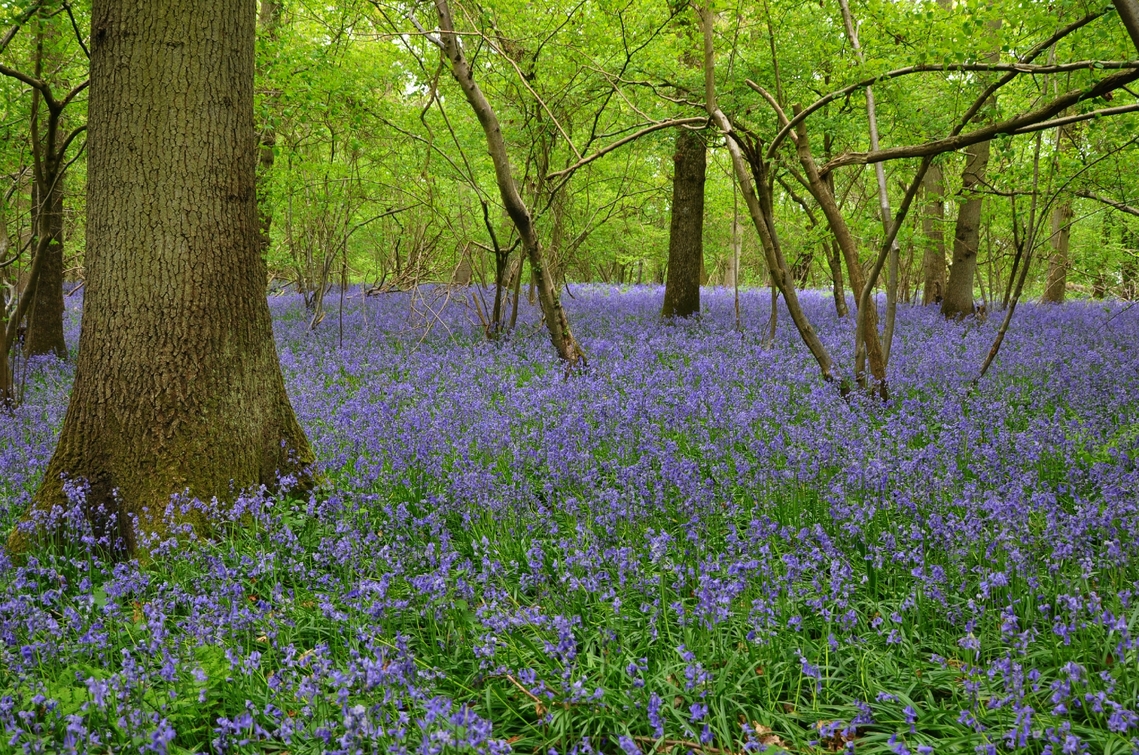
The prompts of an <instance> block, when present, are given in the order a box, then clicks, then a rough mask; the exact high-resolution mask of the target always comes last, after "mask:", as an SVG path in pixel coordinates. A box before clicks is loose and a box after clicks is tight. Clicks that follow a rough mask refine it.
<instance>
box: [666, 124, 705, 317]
mask: <svg viewBox="0 0 1139 755" xmlns="http://www.w3.org/2000/svg"><path fill="white" fill-rule="evenodd" d="M707 151H708V149H707V147H706V146H705V144H704V138H703V137H702V136H700V134H698V133H696V132H694V131H689V130H688V129H681V131H680V133H678V134H677V137H676V153H675V154H674V155H673V158H672V163H673V179H672V221H671V223H670V225H669V234H668V278H667V279H666V282H665V287H664V308H663V310H662V311H661V314H662V315H663V316H664V317H689V316H691V315H695V314H699V312H700V274H701V272H702V270H703V262H704V179H705V175H706V173H707V158H706V153H707Z"/></svg>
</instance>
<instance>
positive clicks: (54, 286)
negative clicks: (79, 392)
mask: <svg viewBox="0 0 1139 755" xmlns="http://www.w3.org/2000/svg"><path fill="white" fill-rule="evenodd" d="M46 173H50V175H51V176H52V178H51V181H50V183H49V186H53V188H52V189H51V190H50V191H49V192H47V197H46V199H45V200H44V201H42V202H41V204H40V211H39V213H37V218H36V220H37V223H38V225H39V231H38V234H39V236H40V237H41V238H43V239H45V240H46V241H47V243H46V245H45V246H44V247H43V255H44V259H43V263H42V266H41V268H40V274H39V285H37V286H36V289H35V293H34V294H32V299H31V303H30V304H29V306H28V329H27V333H26V335H25V336H24V353H25V354H26V355H28V356H38V355H44V354H54V355H55V356H57V357H59V358H60V359H66V358H67V344H66V342H65V341H64V338H63V177H62V176H59V175H58V174H56V172H55V170H54V169H53V170H50V171H47V172H46Z"/></svg>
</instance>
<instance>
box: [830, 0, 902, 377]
mask: <svg viewBox="0 0 1139 755" xmlns="http://www.w3.org/2000/svg"><path fill="white" fill-rule="evenodd" d="M839 5H840V6H841V7H842V21H843V25H844V26H845V27H846V36H847V38H848V39H849V40H850V46H851V47H852V48H854V53H855V55H857V56H858V61H859V62H860V63H865V62H866V60H865V58H864V57H863V55H862V47H861V45H859V43H858V32H857V31H856V30H855V28H854V19H853V17H852V16H851V14H850V4H849V3H848V2H847V0H839ZM866 121H867V124H868V125H869V131H870V149H871V150H872V151H874V152H877V151H878V115H877V112H876V110H875V107H874V90H873V88H871V87H866ZM874 176H875V178H876V179H877V181H878V212H879V214H880V215H881V219H882V229H883V231H884V232H885V234H886V235H887V236H889V235H890V230H891V224H892V223H893V214H892V213H891V212H890V193H889V191H888V187H887V186H886V169H885V166H883V164H882V163H875V164H874ZM889 255H890V256H889V258H888V262H887V265H888V267H887V271H888V272H887V274H886V328H885V331H884V332H883V333H882V361H883V362H885V363H886V364H889V362H890V347H891V346H892V345H893V342H894V321H895V319H896V316H897V311H898V241H897V236H896V235H895V236H894V241H893V242H892V243H891V244H890V252H889Z"/></svg>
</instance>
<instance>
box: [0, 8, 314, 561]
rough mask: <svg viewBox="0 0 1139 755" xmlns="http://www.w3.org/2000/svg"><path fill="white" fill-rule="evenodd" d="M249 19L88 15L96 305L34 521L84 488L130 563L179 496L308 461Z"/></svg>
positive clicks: (218, 490) (127, 12) (220, 13)
mask: <svg viewBox="0 0 1139 755" xmlns="http://www.w3.org/2000/svg"><path fill="white" fill-rule="evenodd" d="M255 17H256V6H255V4H254V3H253V1H252V0H243V1H242V2H232V1H231V0H161V1H159V0H151V1H150V2H146V3H129V2H127V1H126V0H94V3H93V6H92V30H91V95H90V105H89V120H88V123H89V130H90V135H89V141H88V152H89V157H88V187H87V211H88V224H87V255H86V263H87V266H86V267H87V291H86V298H85V301H84V311H83V325H82V330H81V333H80V339H79V358H78V363H77V367H76V375H75V386H74V388H73V391H72V395H71V403H70V404H69V406H68V409H67V415H66V418H65V420H64V423H63V430H62V433H61V435H60V439H59V445H58V446H57V448H56V451H55V454H54V456H53V457H52V459H51V462H50V464H49V465H48V469H47V472H46V473H45V475H44V480H43V484H42V486H41V488H40V490H39V491H38V493H37V495H36V498H35V501H34V506H35V508H37V509H40V510H44V509H50V508H51V507H52V506H53V505H55V504H59V503H62V502H63V501H64V484H63V483H64V480H66V479H72V480H84V481H86V483H87V484H88V486H89V489H88V493H87V498H86V506H87V510H88V516H89V517H93V518H94V514H93V512H95V511H96V507H98V506H100V505H101V506H103V507H105V508H106V510H108V511H111V512H114V513H115V514H116V515H117V522H118V528H119V532H120V533H121V534H122V535H123V536H124V537H125V542H126V545H127V548H128V549H130V550H135V549H136V547H137V546H138V544H139V537H140V535H142V534H146V533H153V532H161V531H162V528H163V523H162V518H161V514H162V512H163V510H164V509H165V508H166V506H167V503H168V501H169V500H170V496H171V494H173V493H181V492H183V491H189V493H191V494H192V495H194V496H198V497H202V498H208V497H211V496H218V497H219V498H221V499H225V498H232V496H233V495H234V493H235V492H237V491H239V490H241V489H242V488H246V487H248V486H253V485H259V484H267V485H272V484H274V483H275V482H276V480H277V475H278V470H281V471H282V472H284V471H293V470H297V469H299V468H301V467H303V465H305V464H307V463H308V462H310V461H311V459H312V456H311V452H310V450H309V446H308V442H307V440H306V439H305V435H304V432H303V431H302V430H301V428H300V426H299V424H298V423H297V420H296V417H295V416H294V414H293V409H292V406H291V405H290V403H289V399H288V397H287V395H286V394H285V385H284V381H283V379H282V377H281V371H280V366H279V363H278V360H277V351H276V347H275V345H274V343H273V336H272V326H271V322H270V316H269V308H268V304H267V302H266V298H265V268H264V263H263V262H262V260H261V257H260V255H259V254H258V218H257V207H256V199H255V192H254V182H255V178H254V175H255V163H256V159H257V154H256V138H255V134H254V127H253V46H254V24H255ZM133 517H137V521H138V528H137V529H136V528H133V527H131V526H129V520H130V519H131V518H133ZM93 524H94V525H95V526H96V527H97V528H102V527H104V526H105V525H106V521H104V520H101V519H100V520H98V521H93ZM13 540H14V541H15V542H13V543H11V544H12V545H13V546H14V547H15V548H16V549H17V550H19V549H20V548H21V546H22V545H24V544H25V543H24V542H22V537H21V536H14V537H13Z"/></svg>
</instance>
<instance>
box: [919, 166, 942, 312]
mask: <svg viewBox="0 0 1139 755" xmlns="http://www.w3.org/2000/svg"><path fill="white" fill-rule="evenodd" d="M925 196H926V203H925V214H924V217H922V233H923V235H924V236H925V251H924V253H923V254H922V264H921V268H922V289H921V303H922V306H929V305H930V304H940V303H941V300H942V298H943V297H944V295H945V231H944V227H945V175H944V174H943V173H942V172H941V166H940V165H938V164H936V163H934V164H933V165H930V166H929V170H928V171H926V174H925Z"/></svg>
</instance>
